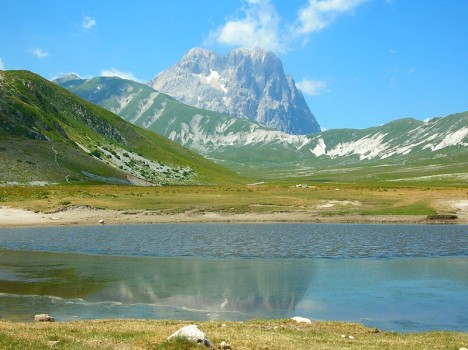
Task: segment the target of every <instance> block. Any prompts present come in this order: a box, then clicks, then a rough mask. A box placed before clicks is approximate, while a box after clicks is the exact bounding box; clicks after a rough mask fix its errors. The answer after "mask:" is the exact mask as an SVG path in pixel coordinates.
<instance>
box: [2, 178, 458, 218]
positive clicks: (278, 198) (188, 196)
mask: <svg viewBox="0 0 468 350" xmlns="http://www.w3.org/2000/svg"><path fill="white" fill-rule="evenodd" d="M466 194H467V189H466V188H447V187H445V188H444V187H441V188H421V187H381V186H343V185H341V186H340V185H317V186H308V187H307V188H302V187H299V188H298V187H296V186H294V185H291V184H281V185H280V184H276V185H275V184H261V185H250V186H245V185H238V186H236V185H234V186H167V187H135V186H102V185H101V186H91V185H90V186H71V185H64V186H46V187H31V186H12V187H0V206H11V207H16V208H25V209H30V210H34V211H51V210H55V209H59V208H62V207H66V206H70V205H89V206H92V207H95V208H103V209H114V210H151V211H160V212H162V213H169V214H170V213H181V212H193V213H204V212H227V213H259V212H260V213H265V212H266V213H268V212H293V211H300V210H307V211H313V212H315V214H317V215H322V216H335V215H431V214H435V213H450V214H456V213H457V212H456V209H454V208H453V207H450V205H448V204H447V203H448V202H450V201H457V200H466Z"/></svg>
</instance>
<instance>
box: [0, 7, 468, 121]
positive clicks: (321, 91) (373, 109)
mask: <svg viewBox="0 0 468 350" xmlns="http://www.w3.org/2000/svg"><path fill="white" fill-rule="evenodd" d="M0 7H1V9H2V21H0V69H27V70H31V71H33V72H36V73H38V74H40V75H42V76H44V77H45V78H48V79H52V78H55V77H57V76H59V75H62V74H65V73H70V72H75V73H78V74H79V75H80V76H82V77H91V76H99V75H120V76H123V77H129V78H133V79H136V80H139V81H141V82H146V81H148V80H149V79H151V78H152V77H154V76H155V75H156V74H157V73H159V72H160V71H162V70H164V69H166V68H168V67H170V66H171V65H173V64H175V63H176V62H177V61H178V60H180V59H181V58H182V56H183V55H184V54H185V53H186V52H187V51H188V50H189V49H190V48H192V47H205V48H209V49H213V50H215V51H217V52H219V53H226V52H227V51H228V50H229V49H231V48H234V47H254V46H259V47H263V48H266V49H269V50H272V51H274V52H275V53H276V54H277V55H278V56H279V57H280V58H281V59H282V61H283V65H284V69H285V71H286V73H288V74H290V75H292V76H293V78H294V80H295V81H296V83H297V85H298V86H299V87H300V88H301V90H302V91H303V93H304V96H305V97H306V100H307V102H308V104H309V107H310V109H311V110H312V112H313V113H314V114H315V117H316V118H317V120H318V122H319V123H320V125H321V126H322V127H323V128H325V129H334V128H349V127H351V128H366V127H371V126H377V125H381V124H384V123H386V122H389V121H391V120H395V119H399V118H404V117H414V118H417V119H421V120H424V119H428V118H432V117H437V116H445V115H448V114H451V113H456V112H462V111H466V110H468V25H467V17H466V16H467V14H468V1H467V0H223V1H219V0H185V1H182V0H173V1H156V0H136V1H131V2H130V1H123V0H122V1H118V0H114V1H110V0H100V1H96V0H80V1H63V0H5V1H3V2H2V5H1V6H0Z"/></svg>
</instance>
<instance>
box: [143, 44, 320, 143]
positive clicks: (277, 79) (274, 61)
mask: <svg viewBox="0 0 468 350" xmlns="http://www.w3.org/2000/svg"><path fill="white" fill-rule="evenodd" d="M148 85H149V86H151V87H152V88H154V89H156V90H158V91H160V92H163V93H166V94H168V95H171V96H172V97H174V98H176V99H177V100H179V101H181V102H183V103H186V104H189V105H192V106H195V107H199V108H204V109H209V110H213V111H217V112H221V113H224V114H228V115H231V116H235V117H239V118H249V119H251V120H254V121H256V122H258V123H260V124H262V125H265V126H267V127H271V128H273V129H277V130H281V131H284V132H287V133H290V134H310V133H316V132H319V131H320V126H319V125H318V123H317V121H316V120H315V117H314V115H313V114H312V112H311V111H310V109H309V107H308V106H307V103H306V102H305V100H304V97H303V96H302V94H301V93H300V92H299V91H298V90H297V88H296V86H295V84H294V80H293V79H292V78H291V77H289V76H287V75H286V74H285V73H284V70H283V64H282V62H281V60H280V59H279V58H278V57H277V56H276V55H275V54H274V53H273V52H270V51H267V50H264V49H261V48H256V49H252V50H249V49H243V48H241V49H234V50H231V51H229V52H228V53H227V54H226V55H219V54H217V53H216V52H214V51H211V50H206V49H201V48H193V49H191V50H190V51H189V52H188V53H187V54H186V55H185V56H184V57H183V58H182V60H181V61H179V62H178V63H177V64H176V65H174V66H173V67H171V68H169V69H167V70H165V71H163V72H161V73H160V74H158V75H157V76H156V77H155V78H154V79H152V80H151V81H150V82H149V83H148Z"/></svg>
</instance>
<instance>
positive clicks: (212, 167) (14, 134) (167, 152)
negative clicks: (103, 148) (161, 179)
mask: <svg viewBox="0 0 468 350" xmlns="http://www.w3.org/2000/svg"><path fill="white" fill-rule="evenodd" d="M1 75H2V81H1V85H0V86H1V88H2V109H1V111H0V116H1V119H0V136H1V137H0V143H1V144H0V147H1V148H0V157H1V160H2V161H3V162H4V164H8V165H9V166H12V165H13V164H14V163H15V162H17V163H18V164H16V165H17V166H16V168H18V167H21V165H23V164H21V163H22V162H21V161H22V159H21V158H16V159H12V158H14V157H11V155H12V153H14V152H15V149H23V150H25V149H27V150H28V152H29V153H30V154H31V157H33V158H35V161H34V163H35V166H36V169H34V170H35V171H33V172H31V171H28V168H30V167H31V166H34V164H30V163H25V164H27V165H25V167H23V168H22V169H21V170H22V171H21V173H24V174H26V175H25V176H24V177H25V178H28V177H29V178H37V179H38V180H43V179H44V178H42V177H41V176H39V175H42V174H44V173H43V172H41V168H44V169H49V172H50V173H51V174H50V178H49V179H46V180H51V181H57V180H58V179H62V182H63V175H64V173H68V172H71V173H72V175H74V176H75V177H78V178H79V177H80V173H81V170H83V169H82V168H83V167H84V170H88V169H94V171H93V173H95V174H96V172H97V175H100V176H112V177H117V178H120V179H123V178H125V174H124V173H123V172H121V171H119V170H118V169H115V168H110V167H109V166H107V165H105V164H100V165H99V164H97V162H96V159H93V157H90V156H89V155H88V154H86V152H83V151H82V150H81V149H80V148H79V147H78V146H77V145H76V142H78V143H80V144H82V145H84V146H86V147H87V148H88V149H89V150H95V149H96V147H98V146H99V145H105V144H110V145H116V146H118V147H120V148H122V149H125V150H129V151H132V152H135V153H137V154H140V155H144V157H145V158H147V159H149V160H152V161H155V162H162V163H164V164H167V165H170V166H188V167H190V168H192V169H194V170H195V171H196V173H197V178H196V180H194V181H192V183H232V182H241V181H242V179H241V178H239V177H238V176H237V175H236V174H234V173H232V172H230V171H228V170H225V169H224V168H222V167H220V166H218V165H216V164H214V163H212V162H210V161H208V160H206V159H204V158H203V157H201V156H199V155H197V154H196V153H194V152H191V151H189V150H188V149H186V148H184V147H182V146H180V145H178V144H176V143H174V142H171V141H169V140H167V139H166V138H164V137H161V136H159V135H156V134H154V133H152V132H150V131H147V130H144V129H140V128H138V127H134V126H133V125H131V124H129V123H127V122H126V121H124V120H122V119H121V118H119V117H118V116H116V115H114V114H112V113H110V112H108V111H107V110H104V109H102V108H100V107H98V106H96V105H93V104H91V103H89V102H86V101H84V100H82V99H80V98H79V97H77V96H75V95H73V94H71V93H69V92H68V91H66V90H65V89H62V88H60V87H58V86H57V85H55V84H53V83H50V82H48V81H47V80H45V79H43V78H41V77H39V76H37V75H35V74H33V73H30V72H27V71H5V72H2V73H1ZM64 135H66V136H64ZM47 139H48V140H47ZM7 143H8V144H7ZM52 146H55V151H54V150H53V147H52ZM41 148H42V151H41V152H36V150H39V149H41ZM51 152H54V153H55V152H59V153H60V156H63V157H64V158H65V159H62V163H61V164H60V165H61V166H60V168H61V169H55V170H54V164H53V163H51V159H52V158H53V157H51V155H53V153H51ZM23 153H24V152H23ZM70 154H71V156H70V157H68V159H66V158H67V155H70ZM74 160H77V162H78V163H79V164H74ZM31 162H33V161H31ZM54 163H55V165H57V164H56V162H54ZM86 163H89V164H86ZM74 167H75V168H74ZM6 168H7V167H5V168H3V172H4V173H0V175H2V177H3V178H6V177H8V176H9V177H15V175H16V174H15V173H14V172H9V173H8V174H6V173H5V171H6V170H8V169H9V168H8V169H6ZM64 168H66V169H64ZM12 169H14V167H12ZM45 174H46V175H47V174H48V172H45ZM81 178H82V176H81ZM7 180H8V179H7ZM10 181H11V180H10Z"/></svg>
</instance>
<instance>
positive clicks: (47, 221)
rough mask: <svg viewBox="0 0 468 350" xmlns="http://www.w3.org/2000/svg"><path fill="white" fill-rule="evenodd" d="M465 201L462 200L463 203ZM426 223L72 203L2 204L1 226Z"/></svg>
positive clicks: (462, 219)
mask: <svg viewBox="0 0 468 350" xmlns="http://www.w3.org/2000/svg"><path fill="white" fill-rule="evenodd" d="M462 204H463V203H462ZM467 210H468V206H463V205H462V209H461V210H460V212H461V213H460V214H461V215H458V219H457V220H453V221H451V222H453V223H458V224H467V223H468V216H467V215H466V213H465V212H466V211H467ZM286 222H303V223H306V222H310V223H381V224H385V223H406V224H418V223H419V224H421V223H427V222H428V221H427V220H426V216H423V215H382V216H367V215H366V216H361V215H344V216H339V215H337V216H321V215H320V214H318V213H317V212H316V211H309V210H297V211H290V212H266V213H252V212H248V213H219V212H203V213H200V212H196V213H194V212H184V213H177V214H167V213H161V212H158V211H147V210H135V211H131V210H129V211H117V210H108V209H94V208H90V207H71V208H66V210H61V211H57V212H53V213H41V212H33V211H29V210H25V209H16V208H11V207H0V227H34V226H72V225H100V224H105V225H122V224H152V223H286Z"/></svg>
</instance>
